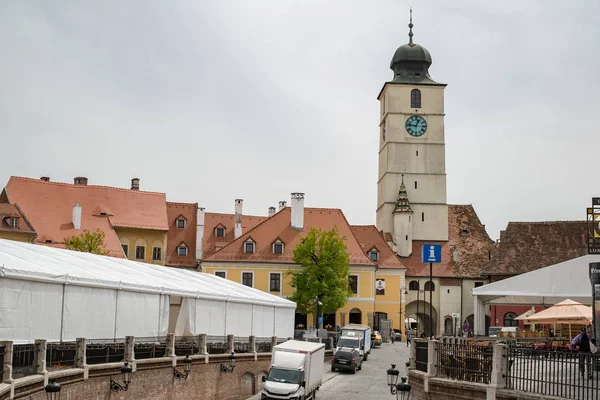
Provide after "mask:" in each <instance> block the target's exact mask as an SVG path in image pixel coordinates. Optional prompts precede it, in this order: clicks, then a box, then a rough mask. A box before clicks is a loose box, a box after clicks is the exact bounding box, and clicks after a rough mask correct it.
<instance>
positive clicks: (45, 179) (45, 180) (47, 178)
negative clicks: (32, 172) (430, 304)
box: [40, 176, 50, 182]
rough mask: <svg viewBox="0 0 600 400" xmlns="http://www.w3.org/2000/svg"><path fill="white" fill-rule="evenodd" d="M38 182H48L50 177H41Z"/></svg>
mask: <svg viewBox="0 0 600 400" xmlns="http://www.w3.org/2000/svg"><path fill="white" fill-rule="evenodd" d="M40 180H42V181H44V182H50V177H49V176H42V177H41V178H40Z"/></svg>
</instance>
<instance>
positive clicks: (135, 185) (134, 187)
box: [131, 178, 140, 190]
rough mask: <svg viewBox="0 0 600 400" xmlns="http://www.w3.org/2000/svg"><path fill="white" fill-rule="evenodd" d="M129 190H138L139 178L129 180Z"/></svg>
mask: <svg viewBox="0 0 600 400" xmlns="http://www.w3.org/2000/svg"><path fill="white" fill-rule="evenodd" d="M131 190H140V178H133V179H132V180H131Z"/></svg>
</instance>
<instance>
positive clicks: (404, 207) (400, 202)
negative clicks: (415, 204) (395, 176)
mask: <svg viewBox="0 0 600 400" xmlns="http://www.w3.org/2000/svg"><path fill="white" fill-rule="evenodd" d="M399 212H406V213H412V212H413V210H412V208H410V202H409V201H408V193H407V192H406V186H404V174H402V183H401V184H400V190H399V191H398V198H397V200H396V208H395V209H394V213H399Z"/></svg>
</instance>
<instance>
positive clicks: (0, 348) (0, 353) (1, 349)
mask: <svg viewBox="0 0 600 400" xmlns="http://www.w3.org/2000/svg"><path fill="white" fill-rule="evenodd" d="M5 354H6V346H5V345H3V344H0V360H2V365H0V383H2V382H4V355H5Z"/></svg>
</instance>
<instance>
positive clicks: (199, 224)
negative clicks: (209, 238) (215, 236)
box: [196, 207, 204, 260]
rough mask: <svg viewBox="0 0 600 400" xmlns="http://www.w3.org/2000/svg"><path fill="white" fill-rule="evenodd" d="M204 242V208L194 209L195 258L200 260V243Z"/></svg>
mask: <svg viewBox="0 0 600 400" xmlns="http://www.w3.org/2000/svg"><path fill="white" fill-rule="evenodd" d="M203 242H204V208H203V207H198V210H197V211H196V260H202V243H203Z"/></svg>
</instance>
